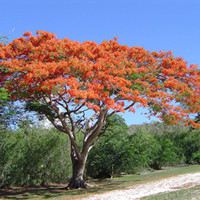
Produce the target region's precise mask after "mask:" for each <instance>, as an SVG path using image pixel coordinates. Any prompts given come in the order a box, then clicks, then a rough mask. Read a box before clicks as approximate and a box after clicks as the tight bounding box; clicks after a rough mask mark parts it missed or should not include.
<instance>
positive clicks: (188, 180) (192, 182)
mask: <svg viewBox="0 0 200 200" xmlns="http://www.w3.org/2000/svg"><path fill="white" fill-rule="evenodd" d="M196 185H200V173H193V174H184V175H179V176H174V177H171V178H166V179H162V180H159V181H154V182H150V183H145V184H139V185H136V186H133V187H129V188H128V189H125V190H114V191H111V192H106V193H103V194H98V195H93V196H89V197H87V198H84V199H82V200H136V199H140V198H141V197H145V196H149V195H153V194H158V193H161V192H169V191H175V190H179V189H182V188H189V187H193V186H196Z"/></svg>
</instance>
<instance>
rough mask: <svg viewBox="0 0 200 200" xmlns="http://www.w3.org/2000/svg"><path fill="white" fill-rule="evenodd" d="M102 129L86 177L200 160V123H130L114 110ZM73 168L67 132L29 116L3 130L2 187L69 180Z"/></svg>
mask: <svg viewBox="0 0 200 200" xmlns="http://www.w3.org/2000/svg"><path fill="white" fill-rule="evenodd" d="M104 131H105V134H104V135H103V136H102V137H101V138H100V140H99V142H98V143H97V145H96V146H95V147H94V148H93V149H92V150H91V152H90V154H89V158H88V161H87V167H86V173H85V176H86V177H92V178H107V177H112V176H116V175H120V174H122V173H125V174H128V173H136V172H138V171H141V170H144V169H150V170H152V169H153V170H158V169H162V167H165V166H172V165H173V166H175V165H183V164H196V163H200V130H199V129H196V130H193V129H191V128H189V127H184V126H181V125H180V126H167V125H165V124H162V123H155V124H149V125H139V126H136V125H134V126H130V127H128V126H127V125H126V123H125V121H124V120H123V118H121V117H120V116H118V115H115V116H114V117H112V118H111V119H110V120H109V122H108V124H107V126H106V128H105V130H104ZM80 137H81V134H80ZM80 141H81V138H80ZM70 174H71V162H70V148H69V141H68V139H67V138H66V137H65V135H64V134H63V135H62V134H59V133H58V132H57V130H55V129H43V128H42V127H41V128H40V127H37V128H36V127H34V126H31V124H30V123H29V122H26V121H25V122H21V124H20V125H19V128H18V129H17V130H8V129H7V130H6V129H3V130H1V132H0V187H7V186H11V185H18V186H28V185H45V184H49V183H52V182H53V183H66V181H67V180H68V179H69V177H70Z"/></svg>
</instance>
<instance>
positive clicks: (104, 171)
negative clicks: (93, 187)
mask: <svg viewBox="0 0 200 200" xmlns="http://www.w3.org/2000/svg"><path fill="white" fill-rule="evenodd" d="M127 134H128V127H127V125H126V124H125V121H124V120H123V118H121V117H120V116H118V115H114V116H113V117H112V118H110V119H109V121H108V123H107V127H106V130H105V133H104V134H103V135H102V137H101V139H100V140H99V142H98V143H97V144H96V145H95V147H93V149H92V150H91V152H90V154H89V157H88V162H87V167H86V169H87V175H88V176H90V177H94V178H106V177H112V176H113V175H114V174H118V173H120V172H121V171H122V169H123V168H124V166H125V163H124V162H125V160H126V156H127V155H128V152H125V151H126V149H125V148H124V145H125V142H126V137H127Z"/></svg>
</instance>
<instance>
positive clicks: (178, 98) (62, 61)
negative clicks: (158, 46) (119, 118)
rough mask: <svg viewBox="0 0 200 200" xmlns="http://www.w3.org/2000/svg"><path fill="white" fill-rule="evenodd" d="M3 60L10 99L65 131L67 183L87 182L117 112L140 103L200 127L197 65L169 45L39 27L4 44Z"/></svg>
mask: <svg viewBox="0 0 200 200" xmlns="http://www.w3.org/2000/svg"><path fill="white" fill-rule="evenodd" d="M0 66H1V75H0V76H1V77H0V80H1V82H3V83H4V88H6V89H7V90H8V91H9V93H10V96H11V98H12V99H13V100H22V101H26V102H28V105H29V108H31V109H33V110H35V111H38V112H39V113H42V114H44V115H45V116H46V117H47V118H48V119H49V120H50V122H51V123H52V124H53V125H54V126H55V127H56V128H57V129H58V130H60V131H61V132H63V133H65V134H66V135H68V137H69V140H70V143H71V159H72V168H73V170H72V171H73V174H72V178H71V181H70V183H69V187H70V188H78V187H85V182H84V179H83V174H84V169H85V163H86V160H87V156H88V152H89V151H90V149H91V148H92V146H93V145H94V144H95V142H96V140H97V139H98V137H99V136H100V135H101V134H102V133H103V132H102V129H103V127H104V126H105V123H106V120H107V119H108V117H110V116H111V115H113V114H115V113H117V112H125V111H126V110H128V111H131V112H134V111H135V109H136V108H138V107H145V108H148V110H149V115H154V116H157V117H158V118H159V119H161V120H163V121H165V122H167V123H171V124H174V123H177V122H180V121H182V123H184V124H187V125H192V126H196V127H199V124H198V123H195V120H192V119H190V116H193V114H196V113H197V112H199V110H200V98H199V97H200V71H199V69H198V66H196V65H190V66H188V65H187V63H186V62H185V61H184V60H183V59H182V58H180V57H174V56H173V55H172V53H171V52H149V51H147V50H145V49H143V48H141V47H128V46H124V45H120V44H119V43H118V42H117V41H116V39H114V40H110V41H104V42H102V43H101V44H97V43H95V42H92V41H87V42H82V43H81V42H77V41H72V40H69V39H58V38H56V36H55V35H54V34H52V33H48V32H44V31H38V32H37V34H36V35H32V34H31V33H25V34H24V35H23V37H21V38H18V39H15V40H13V41H12V42H10V43H8V44H7V45H5V44H4V45H3V44H2V45H1V47H0ZM133 122H134V119H133ZM78 133H79V134H80V133H81V134H83V137H82V138H83V140H82V147H80V145H79V144H78V142H77V134H78Z"/></svg>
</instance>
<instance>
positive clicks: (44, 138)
mask: <svg viewBox="0 0 200 200" xmlns="http://www.w3.org/2000/svg"><path fill="white" fill-rule="evenodd" d="M68 149H69V148H68V142H67V139H66V136H65V135H64V134H63V135H62V134H60V133H58V132H56V130H53V129H51V130H44V129H34V128H33V129H29V131H28V132H27V131H25V132H24V129H20V130H18V131H17V132H4V133H1V134H0V157H1V160H0V183H1V185H0V186H1V187H5V186H10V185H21V186H25V185H44V184H46V183H50V182H66V181H67V177H68V176H69V175H70V170H71V164H70V163H71V162H70V159H69V154H68Z"/></svg>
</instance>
